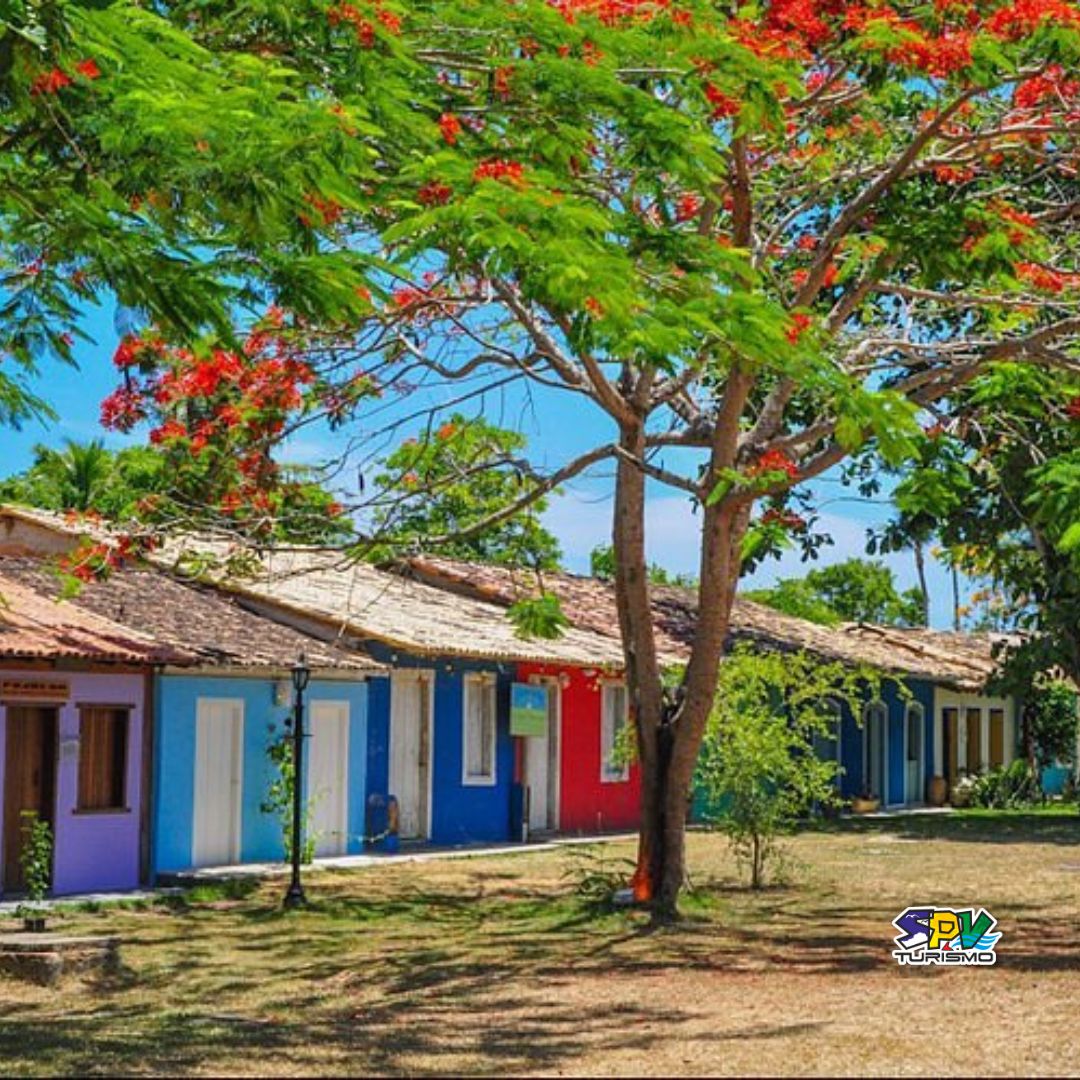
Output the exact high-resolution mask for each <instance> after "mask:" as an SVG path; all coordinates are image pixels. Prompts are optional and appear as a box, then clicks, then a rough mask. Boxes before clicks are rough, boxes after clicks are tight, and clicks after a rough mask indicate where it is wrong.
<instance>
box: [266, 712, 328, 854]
mask: <svg viewBox="0 0 1080 1080" xmlns="http://www.w3.org/2000/svg"><path fill="white" fill-rule="evenodd" d="M266 758H267V761H268V762H269V763H270V767H271V769H272V770H273V779H272V780H271V781H270V783H269V785H268V786H267V789H266V797H265V798H264V799H263V800H262V802H261V803H260V804H259V811H260V813H263V814H273V815H274V816H276V817H277V819H278V822H279V824H280V825H281V843H282V846H283V847H284V849H285V861H286V862H291V861H292V850H293V848H292V839H293V837H292V820H293V793H294V791H295V790H296V788H295V784H296V769H295V768H294V767H293V739H292V734H291V733H290V732H288V731H286V732H285V733H284V734H282V736H281V737H280V738H278V739H274V740H273V741H272V742H271V743H270V745H269V746H268V747H267V748H266ZM314 810H315V805H314V801H313V800H312V799H310V798H308V799H305V800H304V802H303V804H302V805H301V808H300V818H301V826H302V829H303V837H304V847H303V850H302V851H301V853H300V861H301V862H303V863H310V862H312V861H313V860H314V858H315V845H316V843H317V842H318V837H317V836H315V834H314V833H313V832H312V829H311V820H312V816H313V814H314Z"/></svg>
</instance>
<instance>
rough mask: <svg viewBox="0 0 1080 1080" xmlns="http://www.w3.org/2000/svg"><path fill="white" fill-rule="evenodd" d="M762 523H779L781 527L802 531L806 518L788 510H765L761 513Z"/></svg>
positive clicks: (804, 527)
mask: <svg viewBox="0 0 1080 1080" xmlns="http://www.w3.org/2000/svg"><path fill="white" fill-rule="evenodd" d="M761 523H762V524H763V525H779V526H780V527H781V528H782V529H790V530H791V531H792V532H803V531H804V530H805V529H806V519H805V518H803V517H801V516H800V515H799V514H796V513H794V512H792V511H790V510H777V509H775V508H773V509H769V510H766V511H765V513H764V514H762V515H761Z"/></svg>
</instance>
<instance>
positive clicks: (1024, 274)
mask: <svg viewBox="0 0 1080 1080" xmlns="http://www.w3.org/2000/svg"><path fill="white" fill-rule="evenodd" d="M1016 276H1017V277H1018V278H1019V279H1020V280H1021V281H1026V282H1027V283H1028V284H1029V285H1030V286H1031V287H1032V288H1034V289H1037V290H1038V291H1039V292H1046V293H1059V292H1063V291H1064V290H1065V288H1066V286H1072V285H1075V284H1076V283H1077V278H1078V277H1080V275H1077V274H1065V273H1062V272H1061V271H1060V270H1053V269H1051V268H1050V267H1049V266H1040V265H1039V264H1038V263H1033V262H1021V263H1017V264H1016Z"/></svg>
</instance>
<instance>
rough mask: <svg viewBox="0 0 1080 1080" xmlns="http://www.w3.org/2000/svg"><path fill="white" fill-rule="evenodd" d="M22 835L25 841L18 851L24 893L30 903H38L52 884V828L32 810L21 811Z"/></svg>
mask: <svg viewBox="0 0 1080 1080" xmlns="http://www.w3.org/2000/svg"><path fill="white" fill-rule="evenodd" d="M22 823H23V824H22V827H23V835H24V836H25V837H26V841H25V843H24V844H23V849H22V851H21V852H20V853H19V863H20V865H21V866H22V872H23V878H24V879H25V881H26V895H27V897H28V898H29V900H30V902H31V903H34V904H40V903H41V901H42V900H44V899H45V897H46V896H48V895H49V889H50V887H51V886H52V857H53V837H52V829H50V828H49V823H48V822H47V821H42V820H41V818H40V817H38V815H37V814H36V813H35V812H34V811H33V810H24V811H23V812H22Z"/></svg>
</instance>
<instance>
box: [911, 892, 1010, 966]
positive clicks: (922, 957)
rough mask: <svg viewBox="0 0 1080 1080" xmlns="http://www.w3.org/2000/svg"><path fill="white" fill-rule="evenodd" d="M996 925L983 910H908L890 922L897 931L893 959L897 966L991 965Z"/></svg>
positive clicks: (997, 933) (997, 932)
mask: <svg viewBox="0 0 1080 1080" xmlns="http://www.w3.org/2000/svg"><path fill="white" fill-rule="evenodd" d="M997 924H998V921H997V919H995V918H994V916H993V915H991V914H990V912H989V911H987V910H986V908H941V907H930V906H929V905H926V906H922V907H909V908H907V909H906V910H904V911H902V912H901V913H900V914H899V915H897V916H896V918H895V919H893V926H895V927H896V929H897V930H899V931H900V933H899V934H898V935H897V936H896V937H895V938H893V940H894V941H895V942H896V946H897V947H896V949H895V950H894V951H893V956H895V957H896V962H897V963H898V964H899V965H900V966H901V967H903V966H905V965H906V966H908V967H929V966H930V965H932V964H949V965H956V964H966V965H968V966H972V965H975V966H988V965H990V964H995V963H997V943H998V941H1000V940H1001V931H1000V930H997Z"/></svg>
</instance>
